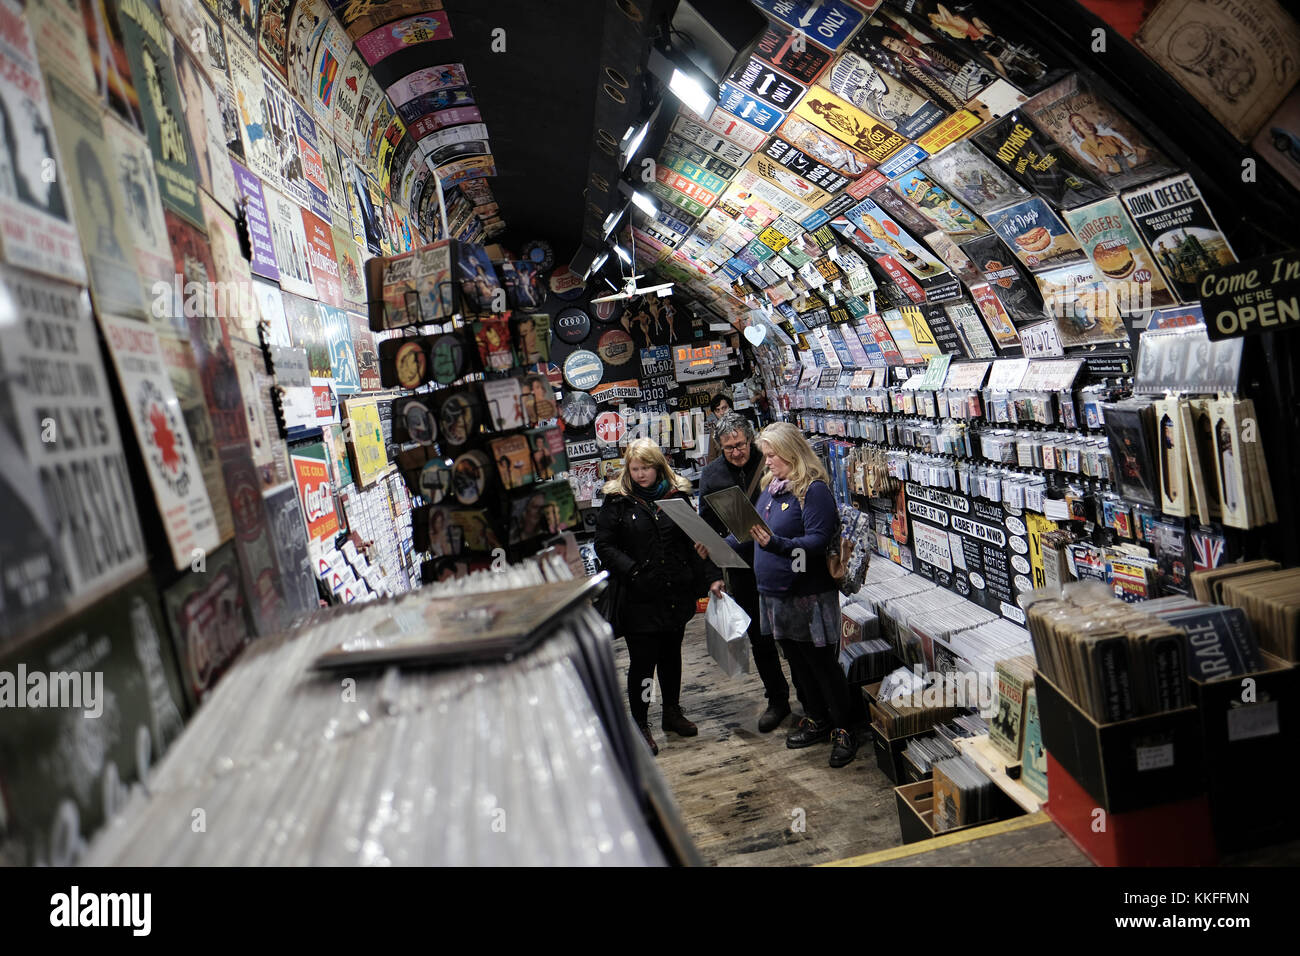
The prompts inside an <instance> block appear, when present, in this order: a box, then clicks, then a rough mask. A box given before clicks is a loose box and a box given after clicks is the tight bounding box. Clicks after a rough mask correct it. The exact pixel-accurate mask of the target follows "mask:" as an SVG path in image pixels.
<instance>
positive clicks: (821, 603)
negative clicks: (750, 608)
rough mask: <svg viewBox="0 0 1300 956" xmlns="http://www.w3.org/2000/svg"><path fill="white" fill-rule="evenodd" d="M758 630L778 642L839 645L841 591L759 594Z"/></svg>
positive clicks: (824, 645) (819, 645) (818, 645)
mask: <svg viewBox="0 0 1300 956" xmlns="http://www.w3.org/2000/svg"><path fill="white" fill-rule="evenodd" d="M758 618H759V627H760V630H761V631H762V633H763V634H765V635H767V634H770V635H771V636H772V637H774V638H776V639H777V640H778V641H801V642H802V643H805V644H815V645H816V646H817V647H831V646H838V645H839V643H840V592H839V591H823V592H822V593H821V594H796V595H789V596H781V595H778V594H759V596H758Z"/></svg>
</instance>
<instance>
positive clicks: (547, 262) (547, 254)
mask: <svg viewBox="0 0 1300 956" xmlns="http://www.w3.org/2000/svg"><path fill="white" fill-rule="evenodd" d="M523 256H524V258H525V259H527V260H528V261H529V262H533V263H536V264H537V268H539V269H541V270H542V271H543V272H545V271H547V270H548V269H550V268H551V266H553V265H555V253H554V252H552V251H551V244H550V243H549V242H544V241H543V240H541V239H534V240H532V241H531V242H525V243H524V248H523Z"/></svg>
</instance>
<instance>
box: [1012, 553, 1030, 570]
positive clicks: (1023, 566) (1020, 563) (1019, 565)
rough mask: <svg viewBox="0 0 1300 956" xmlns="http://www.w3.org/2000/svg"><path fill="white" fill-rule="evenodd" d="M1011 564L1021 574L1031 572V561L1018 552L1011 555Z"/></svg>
mask: <svg viewBox="0 0 1300 956" xmlns="http://www.w3.org/2000/svg"><path fill="white" fill-rule="evenodd" d="M1011 566H1012V567H1013V568H1015V569H1016V571H1017V572H1019V573H1020V574H1028V573H1029V562H1028V561H1026V560H1025V559H1024V558H1022V557H1021V556H1020V555H1018V554H1013V555H1012V556H1011Z"/></svg>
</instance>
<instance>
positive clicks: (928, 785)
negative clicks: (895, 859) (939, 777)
mask: <svg viewBox="0 0 1300 956" xmlns="http://www.w3.org/2000/svg"><path fill="white" fill-rule="evenodd" d="M992 793H993V813H992V815H991V816H989V818H988V819H987V820H976V821H974V822H973V823H964V824H962V825H961V826H959V827H953V828H952V829H949V830H935V828H934V781H933V779H926V780H918V781H917V782H915V783H905V784H903V785H902V786H899V787H895V788H894V803H895V805H896V806H897V808H898V829H899V831H900V832H901V834H902V837H903V843H904V844H908V843H919V842H920V841H921V840H930V839H933V838H934V837H937V836H946V835H948V834H949V833H960V832H961V831H962V830H970V829H973V828H974V827H982V826H985V825H986V824H989V823H997V822H998V821H1000V820H1009V819H1011V818H1012V817H1018V816H1022V815H1023V814H1024V812H1025V811H1024V808H1023V807H1020V806H1018V805H1017V804H1016V803H1015V802H1014V801H1013V800H1012V799H1011V798H1010V797H1008V796H1007V795H1006V794H1005V793H1003V792H1002V790H1001V789H1000V788H999V787H997V786H996V785H994V786H993V789H992Z"/></svg>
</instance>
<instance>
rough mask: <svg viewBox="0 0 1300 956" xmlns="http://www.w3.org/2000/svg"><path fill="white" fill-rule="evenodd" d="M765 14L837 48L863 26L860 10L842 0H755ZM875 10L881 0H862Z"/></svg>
mask: <svg viewBox="0 0 1300 956" xmlns="http://www.w3.org/2000/svg"><path fill="white" fill-rule="evenodd" d="M754 4H755V6H757V7H759V8H760V9H761V10H762V11H763V12H764V13H767V14H768V15H769V16H771V17H773V18H774V19H776V20H780V21H781V22H782V23H784V24H785V25H786V26H788V27H791V28H793V29H795V30H798V31H799V32H801V33H803V34H804V35H805V36H808V37H810V38H811V39H813V40H816V41H817V42H818V43H819V44H821V45H822V46H824V47H826V48H827V49H830V50H834V51H838V50H839V48H840V47H842V46H843V45H844V44H845V43H846V42H847V41H848V39H849V37H851V36H853V34H854V33H855V32H856V31H857V29H858V27H860V26H861V25H862V20H863V13H862V11H861V10H859V9H858V8H857V7H854V6H851V5H849V4H848V3H845V2H844V0H754ZM863 5H864V6H866V7H868V8H869V9H870V10H871V11H873V12H874V10H875V8H876V7H878V6H880V0H865V3H864V4H863Z"/></svg>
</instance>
